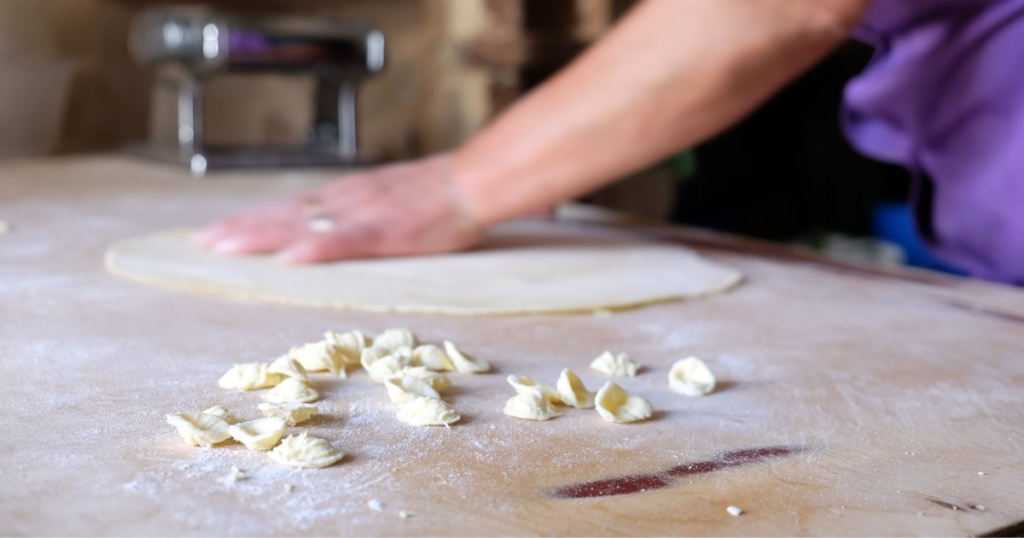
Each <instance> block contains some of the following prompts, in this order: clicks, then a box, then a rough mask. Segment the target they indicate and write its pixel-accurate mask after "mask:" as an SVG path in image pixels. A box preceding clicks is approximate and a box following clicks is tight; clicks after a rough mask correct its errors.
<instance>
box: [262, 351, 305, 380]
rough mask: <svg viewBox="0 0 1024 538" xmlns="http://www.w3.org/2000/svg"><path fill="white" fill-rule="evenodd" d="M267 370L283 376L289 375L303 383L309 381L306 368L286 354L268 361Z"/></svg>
mask: <svg viewBox="0 0 1024 538" xmlns="http://www.w3.org/2000/svg"><path fill="white" fill-rule="evenodd" d="M267 371H268V372H270V373H272V374H280V375H283V376H285V377H290V378H292V379H295V380H298V381H301V382H303V383H309V376H308V375H306V369H305V368H303V366H302V363H301V362H299V361H297V360H295V359H293V358H291V357H290V356H288V355H282V356H281V357H279V358H278V359H277V360H275V361H274V362H272V363H270V366H269V367H268V368H267Z"/></svg>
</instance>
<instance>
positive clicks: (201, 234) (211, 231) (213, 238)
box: [189, 226, 221, 248]
mask: <svg viewBox="0 0 1024 538" xmlns="http://www.w3.org/2000/svg"><path fill="white" fill-rule="evenodd" d="M220 236H221V230H220V227H219V226H207V227H206V228H200V229H199V230H196V231H194V232H192V234H191V235H189V239H191V241H192V242H193V243H195V244H197V245H199V246H201V247H207V248H210V247H212V246H213V245H214V244H216V243H217V241H218V240H220Z"/></svg>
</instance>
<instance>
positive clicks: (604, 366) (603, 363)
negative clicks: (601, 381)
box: [590, 351, 640, 377]
mask: <svg viewBox="0 0 1024 538" xmlns="http://www.w3.org/2000/svg"><path fill="white" fill-rule="evenodd" d="M590 367H591V368H592V369H594V370H597V371H598V372H601V373H602V374H605V375H608V376H612V377H633V376H635V375H636V371H637V370H639V369H640V365H639V364H637V363H636V361H634V360H633V359H631V358H629V355H627V354H625V353H616V354H612V352H610V351H605V352H604V353H602V354H601V355H599V356H598V357H597V358H596V359H594V361H593V362H591V363H590Z"/></svg>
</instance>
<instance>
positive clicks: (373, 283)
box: [106, 221, 742, 315]
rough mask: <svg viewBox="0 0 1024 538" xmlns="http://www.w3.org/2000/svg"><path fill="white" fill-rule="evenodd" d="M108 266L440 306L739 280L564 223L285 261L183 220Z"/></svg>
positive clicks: (679, 289)
mask: <svg viewBox="0 0 1024 538" xmlns="http://www.w3.org/2000/svg"><path fill="white" fill-rule="evenodd" d="M106 266H107V270H109V271H110V272H111V273H113V274H115V275H119V276H122V277H126V278H130V279H132V280H137V281H140V282H145V283H149V284H157V285H164V286H170V287H173V288H175V289H179V290H183V291H188V292H194V293H202V294H216V295H224V296H231V297H236V298H242V299H251V300H259V301H271V302H278V303H290V304H299V305H308V306H318V307H331V308H343V309H358V310H369V311H390V312H421V313H443V314H469V315H472V314H530V313H577V312H588V311H595V310H605V309H606V310H620V309H626V308H634V307H638V306H643V305H648V304H653V303H660V302H666V301H672V300H680V299H687V298H692V297H697V296H702V295H708V294H713V293H720V292H723V291H726V290H728V289H730V288H732V287H733V286H735V285H736V284H738V283H739V282H740V281H741V280H742V275H741V274H740V273H739V272H738V271H736V270H734V269H731V268H729V267H725V266H723V265H720V264H717V263H714V262H711V261H709V260H707V259H705V258H702V257H700V256H699V255H697V254H696V253H695V252H693V251H691V250H688V249H685V248H682V247H679V246H675V245H667V244H660V243H652V242H645V241H643V240H640V239H638V238H637V237H636V236H634V235H630V234H627V233H625V232H621V231H616V230H610V229H608V228H600V227H594V226H585V225H580V224H573V223H564V222H563V223H558V222H542V221H517V222H510V223H505V224H502V225H499V226H496V227H495V228H494V229H493V230H492V231H491V232H490V233H489V234H488V236H487V238H486V239H485V240H484V242H483V243H482V244H481V245H480V246H479V247H477V248H475V249H473V250H470V251H467V252H459V253H454V254H442V255H434V256H417V257H405V258H388V259H374V260H355V261H344V262H336V263H327V264H318V265H308V266H288V265H284V264H282V263H280V262H277V261H276V260H275V259H273V258H272V257H269V256H252V257H231V256H225V255H220V254H215V253H211V252H208V251H204V250H202V249H200V248H198V247H196V246H195V245H193V244H192V243H191V242H190V241H189V238H188V231H185V230H176V231H169V232H163V233H157V234H155V235H150V236H147V237H142V238H139V239H131V240H127V241H123V242H120V243H117V244H115V245H113V246H111V247H110V248H109V249H108V250H107V254H106Z"/></svg>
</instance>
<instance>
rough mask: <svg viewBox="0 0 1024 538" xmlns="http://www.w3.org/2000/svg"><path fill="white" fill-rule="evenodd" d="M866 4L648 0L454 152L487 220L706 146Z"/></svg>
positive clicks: (471, 205) (457, 169)
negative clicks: (696, 146)
mask: <svg viewBox="0 0 1024 538" xmlns="http://www.w3.org/2000/svg"><path fill="white" fill-rule="evenodd" d="M867 3H868V0H647V1H645V2H644V3H642V4H641V5H639V6H638V7H637V8H636V9H634V10H633V12H632V13H630V14H629V16H627V17H626V18H625V19H624V20H623V21H622V22H621V23H620V24H619V25H617V26H616V27H615V28H614V29H613V30H612V31H611V32H610V33H609V34H608V35H607V36H606V37H605V38H604V39H602V40H601V41H600V42H598V43H597V44H595V45H594V46H593V47H591V49H589V50H588V51H587V52H586V53H585V54H584V55H583V56H582V57H581V58H580V59H578V60H577V61H576V62H574V63H573V64H572V65H571V66H570V67H568V68H567V69H566V70H565V71H563V72H562V73H560V74H559V75H558V76H556V77H555V78H553V79H552V80H551V81H549V82H548V83H546V84H545V85H543V86H542V87H540V88H538V89H537V90H536V91H535V92H533V93H532V94H530V95H528V96H526V97H525V98H524V99H522V100H520V102H518V103H517V104H516V105H515V106H514V107H512V108H511V109H510V110H509V111H508V112H507V113H506V114H504V115H503V116H501V117H500V118H498V119H497V120H496V121H495V122H494V123H493V124H492V125H491V126H489V127H488V128H487V129H485V130H484V131H483V132H481V133H480V134H479V135H478V136H476V137H475V138H474V139H472V140H471V141H470V142H468V143H467V144H466V145H465V146H463V147H462V148H461V149H460V150H459V151H458V152H456V154H455V156H454V161H453V165H452V166H453V170H452V173H453V174H454V175H455V179H456V181H457V182H458V184H459V185H460V187H461V190H462V191H463V193H464V195H465V198H466V202H467V206H468V210H469V211H470V212H471V213H473V215H474V217H475V218H476V219H477V220H478V221H479V222H481V223H482V224H490V223H494V222H498V221H501V220H505V219H508V218H513V217H515V216H518V215H521V214H524V213H527V212H530V211H535V210H538V209H541V208H543V207H546V206H550V205H552V204H555V203H557V202H559V201H562V200H566V199H569V198H572V197H575V196H578V195H580V194H583V193H585V192H588V191H590V190H593V189H595V188H597V187H599V186H600V185H603V184H605V183H607V182H609V181H612V180H614V179H616V178H618V177H621V176H623V175H625V174H628V173H630V172H632V171H635V170H637V169H640V168H642V167H644V166H647V165H649V164H651V163H653V162H656V161H657V160H659V159H661V158H664V157H665V156H667V155H669V154H671V153H672V152H674V151H677V150H679V149H680V148H683V147H688V146H690V145H693V144H696V143H699V142H701V141H702V140H704V139H707V138H709V137H711V136H713V135H714V134H716V133H718V132H719V131H721V130H723V129H725V128H726V127H728V126H729V125H731V124H732V123H734V122H735V121H737V120H738V119H739V118H741V117H742V116H743V115H745V114H746V113H748V112H749V111H750V110H752V109H753V108H754V107H756V106H757V105H758V104H759V103H761V102H762V101H764V100H765V99H766V98H767V97H768V96H770V95H771V94H772V93H774V92H775V91H777V90H778V89H779V88H780V87H781V86H783V85H784V84H785V83H786V82H788V81H789V80H791V79H792V78H793V77H795V76H796V75H797V74H799V73H800V72H802V71H803V70H805V69H806V68H807V67H809V66H810V65H812V64H813V63H815V62H816V61H817V60H819V59H820V58H821V57H823V56H824V55H825V54H827V53H828V51H830V50H831V49H832V48H834V47H835V46H836V45H837V44H838V43H840V42H841V41H842V40H843V39H844V38H845V37H846V34H847V33H848V31H849V29H850V27H851V26H852V24H853V21H855V20H857V18H858V17H859V15H860V13H861V12H862V11H863V9H865V7H866V4H867Z"/></svg>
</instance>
